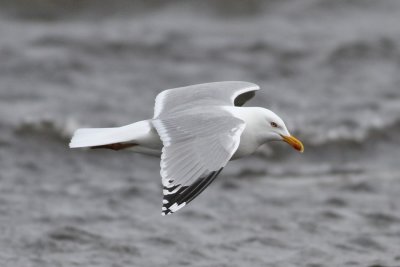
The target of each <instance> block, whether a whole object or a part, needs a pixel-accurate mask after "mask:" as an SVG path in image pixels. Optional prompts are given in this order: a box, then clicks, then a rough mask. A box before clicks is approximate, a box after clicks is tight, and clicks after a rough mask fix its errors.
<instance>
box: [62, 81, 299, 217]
mask: <svg viewBox="0 0 400 267" xmlns="http://www.w3.org/2000/svg"><path fill="white" fill-rule="evenodd" d="M257 90H259V86H258V85H256V84H253V83H248V82H241V81H226V82H214V83H205V84H197V85H192V86H187V87H180V88H174V89H169V90H165V91H163V92H161V93H160V94H158V95H157V98H156V101H155V107H154V116H153V118H152V119H149V120H143V121H139V122H135V123H133V124H129V125H126V126H122V127H115V128H85V129H78V130H76V132H75V133H74V135H73V137H72V140H71V142H70V144H69V145H70V147H71V148H79V147H90V148H108V149H113V150H121V149H128V150H130V151H133V152H138V153H144V154H151V155H157V156H161V164H160V165H161V171H160V173H161V177H162V185H163V194H164V199H163V201H162V204H163V205H162V215H168V214H172V213H174V212H176V211H177V210H179V209H181V208H182V207H184V206H185V205H187V204H188V203H189V202H191V201H192V200H193V199H194V198H196V197H197V196H198V195H199V194H200V193H201V192H202V191H203V190H204V189H205V188H206V187H207V186H208V185H209V184H210V183H211V182H212V181H214V180H215V178H216V177H217V176H218V174H219V173H220V172H221V171H222V169H223V168H224V167H225V165H226V164H227V163H228V161H230V160H232V159H237V158H241V157H244V156H247V155H250V154H252V153H254V152H255V151H256V150H257V148H258V147H259V146H261V145H263V144H264V143H266V142H270V141H284V142H286V143H288V144H290V145H291V146H292V147H293V148H295V149H296V150H298V151H300V152H303V150H304V146H303V144H302V143H301V142H300V141H299V140H298V139H297V138H295V137H293V136H292V135H291V134H290V133H289V131H288V130H287V128H286V125H285V123H284V122H283V120H282V119H281V118H280V117H279V116H278V115H276V114H275V113H274V112H272V111H270V110H268V109H265V108H260V107H242V106H243V104H244V103H245V102H247V101H248V100H249V99H251V98H252V97H253V96H254V95H255V92H256V91H257Z"/></svg>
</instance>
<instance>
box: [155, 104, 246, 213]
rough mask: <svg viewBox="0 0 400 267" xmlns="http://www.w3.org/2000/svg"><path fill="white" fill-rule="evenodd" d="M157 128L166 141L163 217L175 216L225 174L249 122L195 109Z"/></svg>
mask: <svg viewBox="0 0 400 267" xmlns="http://www.w3.org/2000/svg"><path fill="white" fill-rule="evenodd" d="M153 125H154V127H155V128H156V129H157V132H158V134H159V135H160V138H161V140H162V142H163V145H164V147H163V150H162V156H161V176H162V184H163V187H164V189H163V194H164V199H163V207H162V214H163V215H167V214H171V213H173V212H175V211H177V210H179V209H180V208H182V207H184V206H185V205H186V204H188V203H189V202H190V201H192V200H193V199H194V198H195V197H196V196H198V195H199V194H200V193H201V192H202V191H203V190H204V189H205V188H206V187H207V186H208V185H209V184H210V183H211V182H212V181H213V180H214V179H215V178H216V177H217V176H218V174H219V173H220V172H221V170H222V169H223V168H224V166H225V165H226V164H227V163H228V161H229V160H230V158H231V157H232V155H233V154H234V153H235V151H236V150H237V148H238V146H239V143H240V136H241V133H242V132H243V130H244V127H245V123H244V122H243V121H242V120H240V119H237V118H235V117H232V116H231V115H230V114H229V113H227V112H225V111H224V110H223V109H221V108H218V107H215V108H207V111H204V109H197V110H196V109H191V110H187V111H185V112H178V113H175V114H174V115H173V116H168V117H164V118H160V119H154V120H153Z"/></svg>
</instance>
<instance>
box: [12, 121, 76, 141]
mask: <svg viewBox="0 0 400 267" xmlns="http://www.w3.org/2000/svg"><path fill="white" fill-rule="evenodd" d="M77 128H79V125H78V124H77V123H76V122H75V121H74V120H72V119H69V120H66V121H62V120H55V119H50V118H40V119H30V120H25V121H22V122H21V123H19V124H17V125H16V126H14V133H16V134H18V135H24V136H44V137H47V138H50V139H51V140H56V141H60V142H62V143H65V142H69V140H70V138H71V137H72V134H73V133H74V131H75V130H76V129H77Z"/></svg>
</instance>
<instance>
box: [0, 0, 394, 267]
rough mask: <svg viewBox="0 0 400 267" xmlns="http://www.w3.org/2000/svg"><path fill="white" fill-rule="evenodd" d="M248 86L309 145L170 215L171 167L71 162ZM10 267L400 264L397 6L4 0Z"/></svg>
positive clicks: (3, 139) (6, 256) (3, 176)
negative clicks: (198, 99) (105, 142)
mask: <svg viewBox="0 0 400 267" xmlns="http://www.w3.org/2000/svg"><path fill="white" fill-rule="evenodd" d="M223 80H244V81H249V82H253V83H256V84H259V85H260V86H261V88H262V89H263V90H262V91H260V92H258V93H257V96H256V98H254V99H253V100H252V101H251V102H250V103H249V104H248V105H254V106H263V107H267V108H270V109H272V110H273V111H275V112H276V113H277V114H279V115H280V116H281V117H283V118H284V119H285V121H286V122H287V126H288V128H289V129H290V130H291V131H292V133H294V134H295V135H297V136H298V137H299V138H300V139H301V140H303V141H304V144H305V147H306V150H305V153H304V154H298V153H296V151H294V150H292V149H291V148H290V147H288V146H286V145H283V144H273V146H272V147H263V148H262V149H260V152H259V153H258V154H257V155H255V156H252V157H249V158H246V159H243V160H239V161H234V162H231V163H230V164H229V165H228V166H227V168H226V169H225V170H224V172H223V173H222V174H221V176H220V177H219V178H218V179H217V180H216V181H215V182H214V183H213V184H212V185H211V186H210V187H209V188H208V189H207V190H205V191H204V192H203V193H202V194H201V195H200V196H199V197H198V198H197V199H196V200H195V201H193V202H192V203H191V204H190V206H189V207H187V208H185V209H183V210H182V211H180V212H178V213H176V214H174V215H173V216H168V217H161V216H160V213H161V199H162V194H161V185H160V176H159V160H158V159H156V158H151V157H147V156H142V155H133V154H130V153H128V152H118V153H116V152H114V151H100V150H96V151H87V150H86V151H85V150H70V149H68V147H67V146H68V142H69V138H70V136H71V134H72V132H73V131H74V130H75V129H76V128H78V127H84V126H90V127H112V126H120V125H124V124H129V123H131V122H134V121H137V120H141V119H147V118H151V117H152V114H153V104H154V98H155V96H156V95H157V94H158V93H159V92H161V91H162V90H164V89H168V88H173V87H178V86H185V85H190V84H196V83H204V82H211V81H223ZM0 114H1V115H0V131H1V134H0V170H1V172H0V236H1V238H0V265H1V266H2V267H3V266H4V267H8V266H33V267H35V266H40V267H47V266H49V267H57V266H85V267H90V266H104V267H109V266H113V267H120V266H140V267H146V266H149V267H154V266H208V267H210V266H211V267H213V266H215V267H220V266H229V267H235V266H274V267H281V266H282V267H291V266H306V267H320V266H321V267H322V266H363V267H365V266H366V267H372V266H375V267H376V266H385V267H395V266H400V167H399V163H400V161H399V159H400V150H399V148H400V147H399V144H400V1H397V0H392V1H391V0H383V1H373V0H268V1H262V0H247V1H242V0H229V1H228V0H205V1H194V0H185V1H183V0H182V1H178V0H176V1H164V0H163V1H161V0H158V1H138V0H129V1H128V0H115V1H106V0H79V1H78V0H58V1H55V0H1V1H0Z"/></svg>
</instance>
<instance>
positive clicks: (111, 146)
mask: <svg viewBox="0 0 400 267" xmlns="http://www.w3.org/2000/svg"><path fill="white" fill-rule="evenodd" d="M133 146H136V144H133V143H125V144H123V143H115V144H109V145H102V146H92V147H90V148H91V149H100V148H105V149H111V150H115V151H118V150H122V149H126V148H130V147H133Z"/></svg>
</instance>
